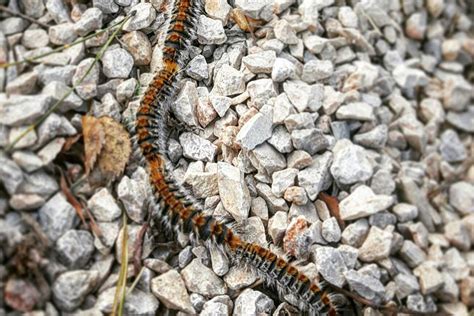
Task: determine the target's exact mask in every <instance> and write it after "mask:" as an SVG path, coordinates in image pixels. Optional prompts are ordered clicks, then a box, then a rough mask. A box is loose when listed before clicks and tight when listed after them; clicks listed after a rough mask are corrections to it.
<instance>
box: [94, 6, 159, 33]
mask: <svg viewBox="0 0 474 316" xmlns="http://www.w3.org/2000/svg"><path fill="white" fill-rule="evenodd" d="M101 1H103V0H101ZM102 11H103V12H104V13H112V12H105V11H104V10H102ZM131 11H135V12H136V13H135V15H134V16H133V17H132V18H131V19H130V20H129V21H127V22H126V23H125V25H124V26H123V29H124V31H128V32H131V31H138V30H141V29H144V28H146V27H148V26H150V25H151V24H152V23H153V22H154V21H155V18H156V11H155V9H154V8H153V6H152V5H151V3H146V2H141V3H138V4H136V5H134V6H133V7H132V8H131Z"/></svg>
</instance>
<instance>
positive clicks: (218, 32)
mask: <svg viewBox="0 0 474 316" xmlns="http://www.w3.org/2000/svg"><path fill="white" fill-rule="evenodd" d="M197 38H198V41H199V43H200V44H216V45H220V44H223V43H225V41H226V40H227V36H226V35H225V32H224V27H223V26H222V22H221V21H219V20H214V19H211V18H208V17H207V16H205V15H201V16H200V17H199V22H198V26H197Z"/></svg>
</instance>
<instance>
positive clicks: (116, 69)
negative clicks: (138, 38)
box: [101, 3, 145, 78]
mask: <svg viewBox="0 0 474 316" xmlns="http://www.w3.org/2000/svg"><path fill="white" fill-rule="evenodd" d="M144 4H145V3H144ZM101 61H102V67H103V71H104V75H106V76H107V77H108V78H128V75H129V74H130V71H131V70H132V67H133V57H132V55H130V53H129V52H127V51H126V50H125V49H123V48H120V47H112V48H109V49H107V50H106V51H105V53H104V55H103V56H102V59H101Z"/></svg>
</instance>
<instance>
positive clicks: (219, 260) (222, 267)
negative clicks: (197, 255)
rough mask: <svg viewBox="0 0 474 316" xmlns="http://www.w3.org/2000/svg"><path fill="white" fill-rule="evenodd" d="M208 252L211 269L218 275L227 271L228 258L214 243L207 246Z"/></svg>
mask: <svg viewBox="0 0 474 316" xmlns="http://www.w3.org/2000/svg"><path fill="white" fill-rule="evenodd" d="M209 253H210V254H211V264H212V270H213V271H214V272H215V274H217V275H218V276H223V275H225V274H226V273H227V272H228V271H229V259H227V256H226V255H225V253H224V252H223V251H222V249H221V248H219V247H217V246H215V245H212V246H211V247H209Z"/></svg>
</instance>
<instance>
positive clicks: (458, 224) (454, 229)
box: [444, 220, 471, 251]
mask: <svg viewBox="0 0 474 316" xmlns="http://www.w3.org/2000/svg"><path fill="white" fill-rule="evenodd" d="M444 236H445V237H446V239H447V240H449V242H450V243H451V244H452V245H453V246H455V247H456V248H459V249H460V250H464V251H468V250H469V249H470V248H471V239H470V235H469V231H468V228H467V227H466V225H465V224H464V222H463V221H462V220H455V221H450V222H449V223H447V224H446V225H445V226H444Z"/></svg>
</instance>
